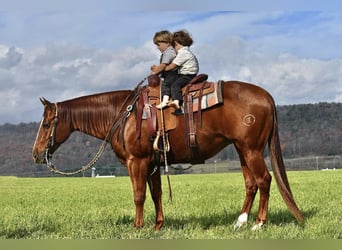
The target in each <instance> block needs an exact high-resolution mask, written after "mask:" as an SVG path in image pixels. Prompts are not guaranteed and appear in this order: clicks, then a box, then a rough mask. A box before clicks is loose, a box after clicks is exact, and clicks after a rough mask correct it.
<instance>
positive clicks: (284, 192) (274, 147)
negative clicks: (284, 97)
mask: <svg viewBox="0 0 342 250" xmlns="http://www.w3.org/2000/svg"><path fill="white" fill-rule="evenodd" d="M273 116H274V118H273V129H272V133H271V135H270V137H269V140H268V143H269V151H270V158H271V164H272V170H273V173H274V176H275V179H276V182H277V185H278V189H279V192H280V194H281V196H282V198H283V200H284V201H285V203H286V205H287V207H288V208H289V210H290V211H291V213H292V214H293V216H294V217H296V219H297V220H298V221H300V222H304V217H303V215H302V213H301V212H300V210H299V208H298V206H297V204H296V202H295V200H294V198H293V195H292V192H291V188H290V184H289V181H288V179H287V175H286V170H285V166H284V160H283V157H282V152H281V148H280V140H279V132H278V119H277V110H276V107H275V105H274V111H273Z"/></svg>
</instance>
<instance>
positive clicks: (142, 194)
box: [126, 157, 148, 228]
mask: <svg viewBox="0 0 342 250" xmlns="http://www.w3.org/2000/svg"><path fill="white" fill-rule="evenodd" d="M126 166H127V170H128V174H129V176H130V178H131V182H132V187H133V196H134V204H135V219H134V227H135V228H140V227H143V226H144V203H145V198H146V181H147V172H148V163H147V162H146V161H145V160H144V159H138V158H134V157H132V158H130V159H129V160H128V161H127V165H126Z"/></svg>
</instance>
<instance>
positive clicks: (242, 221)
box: [234, 213, 248, 230]
mask: <svg viewBox="0 0 342 250" xmlns="http://www.w3.org/2000/svg"><path fill="white" fill-rule="evenodd" d="M247 219H248V214H247V213H243V214H240V216H239V218H238V220H237V222H236V223H235V225H234V230H238V229H240V228H241V227H242V226H243V225H245V224H247Z"/></svg>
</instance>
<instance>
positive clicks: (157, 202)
mask: <svg viewBox="0 0 342 250" xmlns="http://www.w3.org/2000/svg"><path fill="white" fill-rule="evenodd" d="M150 169H151V171H150V172H149V176H148V177H147V182H148V185H149V188H150V192H151V196H152V200H153V202H154V207H155V210H156V224H155V227H154V229H155V230H160V229H161V227H162V226H163V224H164V215H163V207H162V188H161V177H160V168H159V167H158V168H157V169H153V168H150Z"/></svg>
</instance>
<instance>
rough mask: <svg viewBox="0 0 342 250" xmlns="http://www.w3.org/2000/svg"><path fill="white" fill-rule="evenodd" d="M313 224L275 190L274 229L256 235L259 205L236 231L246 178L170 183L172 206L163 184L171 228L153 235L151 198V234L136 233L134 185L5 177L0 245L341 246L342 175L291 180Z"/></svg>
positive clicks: (0, 190) (293, 175)
mask: <svg viewBox="0 0 342 250" xmlns="http://www.w3.org/2000/svg"><path fill="white" fill-rule="evenodd" d="M288 176H289V180H290V184H291V187H292V191H293V193H294V196H295V198H296V201H297V203H298V205H299V207H300V208H301V210H302V211H303V214H304V216H305V217H306V219H307V220H306V223H305V225H300V224H298V223H297V222H296V220H295V219H294V218H293V217H292V215H291V214H290V213H289V211H288V209H287V208H286V206H285V203H284V202H283V201H282V199H281V197H280V194H279V191H278V189H277V187H276V185H275V180H274V181H273V182H272V188H271V197H270V204H269V216H268V224H267V226H266V227H264V228H263V229H262V230H260V231H257V232H252V231H251V227H252V226H253V224H254V220H255V216H256V211H257V207H258V206H257V204H258V198H257V199H256V201H255V203H254V207H253V209H252V213H251V216H250V218H249V222H248V225H247V226H246V227H244V228H242V229H240V230H239V231H234V230H233V225H234V223H235V220H236V219H237V217H238V215H239V211H240V209H241V205H242V202H243V198H244V192H245V191H244V185H243V177H242V174H241V173H224V174H223V173H221V174H206V175H175V176H170V178H171V184H172V188H173V194H174V199H173V202H171V203H170V202H168V192H167V181H166V177H165V176H162V180H163V190H164V195H163V201H164V215H165V225H164V227H163V229H162V230H161V231H160V232H154V230H153V225H154V207H153V204H152V200H151V198H150V195H149V193H148V195H147V199H146V203H145V227H144V228H142V229H140V230H135V229H134V228H133V219H134V204H133V198H132V197H133V194H132V188H131V184H130V180H129V178H128V177H117V178H15V177H0V239H9V238H11V239H13V238H14V239H18V238H25V239H303V238H304V239H341V238H342V195H341V194H342V193H341V188H342V171H338V170H336V171H308V172H288Z"/></svg>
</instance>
